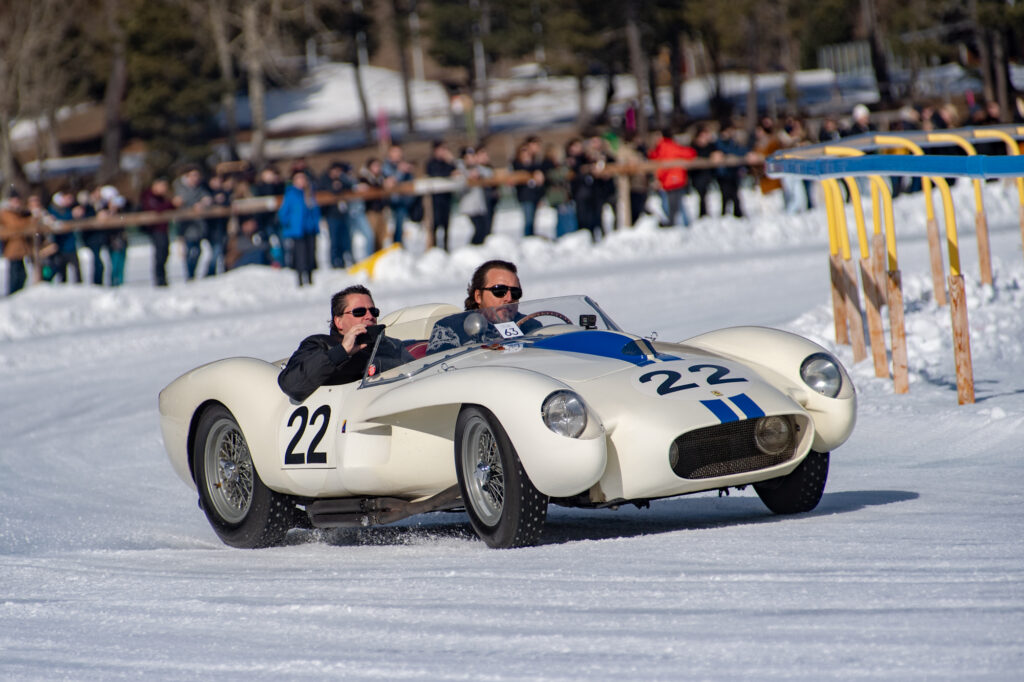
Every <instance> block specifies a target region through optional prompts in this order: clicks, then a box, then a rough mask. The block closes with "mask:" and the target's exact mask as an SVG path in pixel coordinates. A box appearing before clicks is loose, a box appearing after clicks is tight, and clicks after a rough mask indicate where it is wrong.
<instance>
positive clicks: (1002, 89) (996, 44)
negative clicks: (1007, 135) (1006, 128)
mask: <svg viewBox="0 0 1024 682" xmlns="http://www.w3.org/2000/svg"><path fill="white" fill-rule="evenodd" d="M992 64H993V66H994V67H995V68H994V69H993V71H994V74H993V75H994V76H995V81H996V100H997V101H998V102H999V120H1000V122H1002V123H1006V122H1008V121H1012V120H1013V118H1012V117H1011V116H1010V92H1009V87H1008V84H1009V80H1010V78H1009V76H1010V63H1009V60H1007V59H1006V50H1005V49H1004V47H1003V32H1002V30H999V29H997V30H995V31H993V32H992Z"/></svg>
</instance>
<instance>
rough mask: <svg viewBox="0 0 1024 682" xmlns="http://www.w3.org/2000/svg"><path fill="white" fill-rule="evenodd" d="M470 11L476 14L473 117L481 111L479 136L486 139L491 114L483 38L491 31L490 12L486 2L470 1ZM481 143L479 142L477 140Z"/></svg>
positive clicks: (474, 28) (480, 0)
mask: <svg viewBox="0 0 1024 682" xmlns="http://www.w3.org/2000/svg"><path fill="white" fill-rule="evenodd" d="M469 7H470V10H471V11H472V12H473V13H474V19H475V23H474V25H473V79H472V80H473V86H474V88H473V89H474V90H475V92H474V95H473V109H474V111H473V116H474V117H475V116H476V109H477V108H478V107H479V108H480V110H481V114H482V116H481V122H480V129H479V130H480V132H479V133H478V137H479V136H484V137H486V136H487V134H488V131H489V128H490V120H489V112H488V109H490V106H489V105H490V92H489V90H490V89H489V88H488V87H487V54H486V52H485V51H484V40H483V37H484V35H486V34H487V33H488V32H489V31H490V11H489V5H488V3H487V1H486V0H470V2H469ZM477 141H479V140H477Z"/></svg>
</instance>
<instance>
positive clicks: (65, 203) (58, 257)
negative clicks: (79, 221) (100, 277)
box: [46, 192, 85, 284]
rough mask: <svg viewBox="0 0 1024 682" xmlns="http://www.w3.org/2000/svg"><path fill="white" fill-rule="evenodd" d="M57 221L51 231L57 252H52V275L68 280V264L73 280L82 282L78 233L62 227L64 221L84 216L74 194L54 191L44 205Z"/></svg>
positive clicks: (61, 279)
mask: <svg viewBox="0 0 1024 682" xmlns="http://www.w3.org/2000/svg"><path fill="white" fill-rule="evenodd" d="M46 210H47V211H49V213H50V215H52V216H53V217H54V218H55V219H56V220H58V221H60V222H58V223H57V225H56V227H55V228H54V231H53V241H54V244H55V245H56V246H57V252H56V253H55V254H53V260H52V266H51V267H52V268H53V276H54V277H55V278H60V281H62V282H68V281H69V280H68V266H69V265H70V266H71V269H72V270H73V271H74V276H75V282H77V283H78V284H81V283H82V266H81V264H80V263H79V261H78V233H77V232H76V231H74V230H70V229H67V228H65V227H64V221H68V220H75V219H76V218H82V217H84V216H85V209H83V208H82V207H81V206H76V205H75V195H73V194H71V193H70V192H56V193H55V194H54V195H53V197H52V198H51V200H50V205H49V206H47V207H46Z"/></svg>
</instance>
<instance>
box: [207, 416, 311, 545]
mask: <svg viewBox="0 0 1024 682" xmlns="http://www.w3.org/2000/svg"><path fill="white" fill-rule="evenodd" d="M192 471H193V472H194V475H195V480H196V487H197V488H198V489H199V503H200V506H202V508H203V512H204V513H205V514H206V518H207V520H208V521H209V522H210V525H211V526H212V527H213V530H214V532H216V533H217V536H218V537H220V539H221V540H222V541H223V542H224V544H226V545H230V546H232V547H239V548H242V549H257V548H260V547H272V546H274V545H279V544H281V541H282V540H284V536H285V534H286V533H287V532H288V529H289V528H290V527H291V526H292V521H293V519H294V516H295V511H296V510H295V505H294V504H292V503H291V501H290V500H289V499H288V498H287V497H286V496H284V495H282V494H280V493H276V492H274V491H273V490H271V489H270V488H268V487H267V486H266V485H264V484H263V481H261V480H260V476H259V474H258V473H257V472H256V467H255V466H253V463H252V457H251V456H250V455H249V446H248V444H247V443H246V442H245V435H244V434H243V433H242V429H241V428H240V427H239V426H238V421H237V420H236V419H235V417H234V415H232V414H231V412H230V411H229V410H228V409H227V408H226V407H224V406H223V405H215V406H213V407H211V408H209V409H207V410H206V411H204V412H203V414H202V416H201V417H200V418H199V424H198V427H197V429H196V439H195V442H194V444H193V446H192Z"/></svg>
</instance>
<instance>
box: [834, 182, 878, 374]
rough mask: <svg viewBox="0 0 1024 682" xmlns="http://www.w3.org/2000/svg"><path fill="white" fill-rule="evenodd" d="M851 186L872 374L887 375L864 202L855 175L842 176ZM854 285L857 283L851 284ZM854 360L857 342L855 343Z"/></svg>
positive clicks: (852, 270) (849, 186)
mask: <svg viewBox="0 0 1024 682" xmlns="http://www.w3.org/2000/svg"><path fill="white" fill-rule="evenodd" d="M843 179H844V180H845V181H846V186H847V188H848V189H849V190H850V203H852V204H853V215H854V218H855V219H856V221H857V239H858V241H859V245H860V281H861V286H862V287H863V288H864V304H865V309H866V310H867V315H868V339H869V340H870V341H871V357H872V361H873V362H874V364H875V376H877V377H888V376H889V363H888V361H887V360H886V357H885V334H884V332H883V331H882V314H881V302H880V300H879V299H880V296H879V295H878V285H877V284H876V282H875V277H874V275H873V273H872V267H871V250H870V249H869V248H868V235H867V229H866V228H865V226H864V204H863V203H862V201H861V196H860V188H859V187H857V180H856V178H852V177H851V178H843ZM847 269H848V271H849V272H850V274H851V276H852V279H853V282H854V283H856V281H857V279H856V277H857V275H856V270H855V269H854V267H853V261H852V260H851V261H850V263H849V265H848V266H847ZM854 288H856V285H854ZM857 316H858V317H859V316H860V305H859V302H858V305H857ZM854 351H855V357H854V359H855V360H856V346H854Z"/></svg>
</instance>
